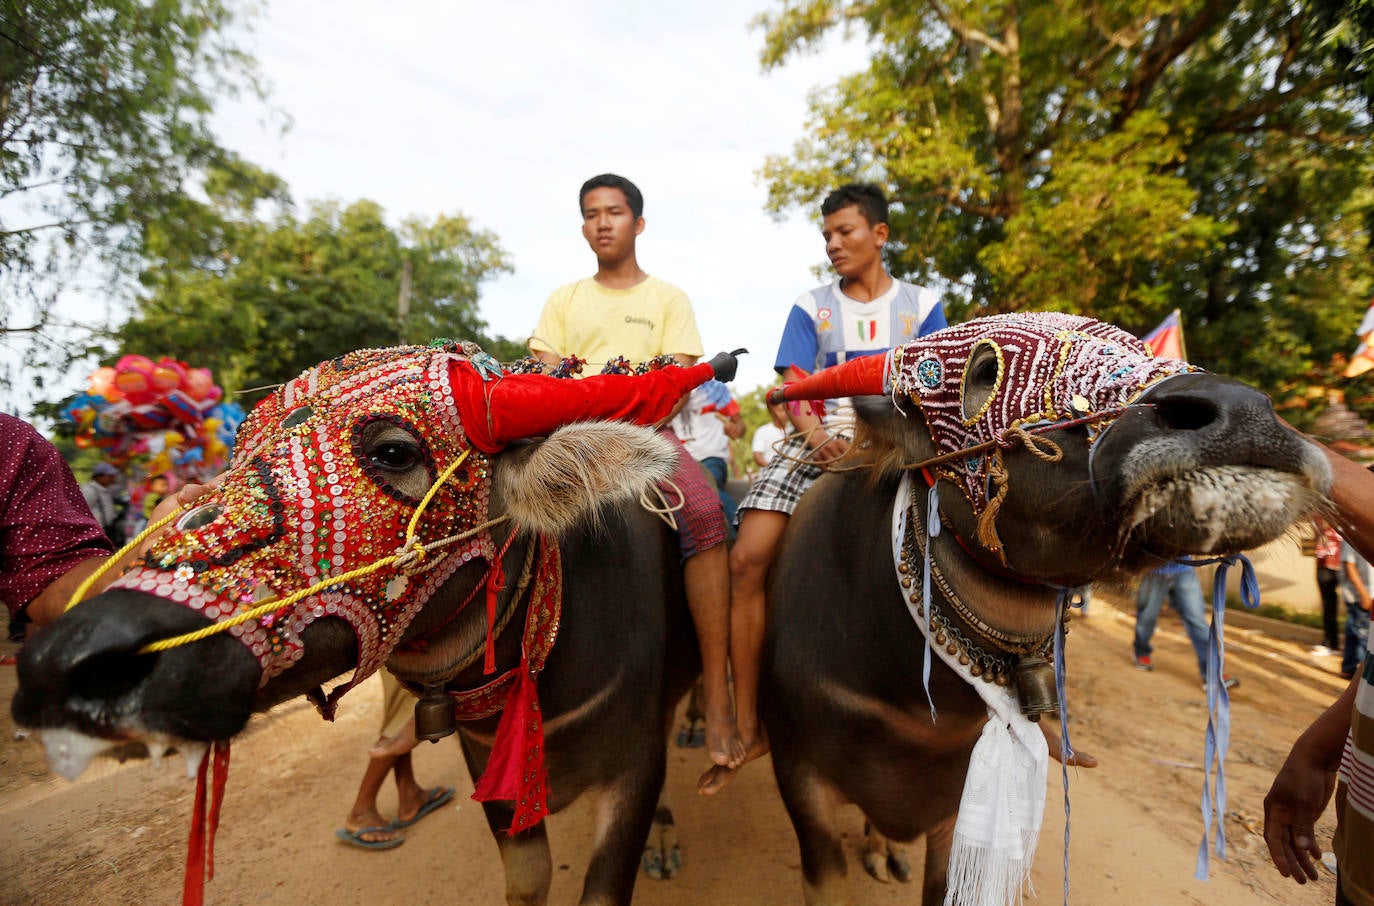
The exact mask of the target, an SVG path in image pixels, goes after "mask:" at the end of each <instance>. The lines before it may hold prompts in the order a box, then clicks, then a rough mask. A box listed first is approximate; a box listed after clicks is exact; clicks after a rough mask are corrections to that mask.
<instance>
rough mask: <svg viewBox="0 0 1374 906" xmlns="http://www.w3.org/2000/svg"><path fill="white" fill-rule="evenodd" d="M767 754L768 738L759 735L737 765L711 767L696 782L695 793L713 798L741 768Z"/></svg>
mask: <svg viewBox="0 0 1374 906" xmlns="http://www.w3.org/2000/svg"><path fill="white" fill-rule="evenodd" d="M768 752H769V748H768V738H767V737H766V736H764V735H763V734H762V733H760V734H759V735H758V736H757V737H756V738H755V739H754V742H753V743H752V744H751V745H749V746H748V748H747V749H746V750H745V753H744V757H743V758H742V759H740V762H739V764H737V765H735V766H733V767H731V766H729V765H722V764H716V765H712V766H711V767H710V768H708V769H707V770H706V773H704V774H702V775H701V777H700V778H699V779H698V780H697V792H698V793H700V794H701V795H703V796H714V795H715V794H716V793H719V792H720V791H721V790H722V789H724V788H725V785H726V784H728V783H729V782H730V781H731V780H734V779H735V774H736V773H737V772H738V771H739V769H740V768H741V767H743V766H744V765H746V764H748V763H749V762H751V761H753V760H754V759H756V758H762V757H763V756H764V755H767V754H768Z"/></svg>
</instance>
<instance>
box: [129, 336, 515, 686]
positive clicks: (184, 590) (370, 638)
mask: <svg viewBox="0 0 1374 906" xmlns="http://www.w3.org/2000/svg"><path fill="white" fill-rule="evenodd" d="M465 361H467V356H466V355H464V353H463V352H462V351H461V347H458V346H456V345H447V346H440V347H435V348H431V347H417V346H410V347H399V348H395V349H370V350H362V351H359V352H353V353H349V354H347V355H344V356H340V357H339V358H337V359H334V360H332V361H329V362H325V363H323V364H321V365H319V366H316V367H314V368H311V369H309V370H308V371H306V372H304V373H303V374H301V375H300V376H299V377H297V378H295V379H294V380H292V381H290V382H288V383H287V384H286V385H284V386H283V387H282V388H281V389H280V390H278V391H277V392H276V393H274V394H273V395H272V396H270V397H268V398H267V399H265V400H263V401H262V402H261V403H260V404H259V405H258V406H257V408H256V409H254V410H253V412H252V414H251V415H250V416H249V418H248V419H247V421H245V422H244V424H243V426H242V428H241V429H240V432H239V439H238V442H237V446H236V449H235V453H234V457H233V461H232V463H231V465H230V472H229V474H228V476H227V478H226V480H225V481H224V483H223V484H222V485H221V486H220V487H219V488H217V489H215V490H213V491H212V492H210V493H209V494H207V495H206V496H204V497H202V498H201V499H200V501H198V503H197V505H196V506H195V507H194V508H193V509H192V510H190V511H188V512H187V513H186V514H185V515H183V516H182V517H181V518H180V519H179V520H178V521H177V522H176V523H175V524H174V527H173V530H172V531H170V532H168V533H167V534H166V535H164V536H163V537H162V538H160V539H159V540H158V541H157V543H156V544H155V545H154V546H153V548H152V549H151V550H150V552H149V553H148V555H147V557H146V559H145V561H144V562H143V563H142V565H141V566H139V567H136V568H135V569H132V570H130V571H129V572H127V573H125V574H124V575H123V576H121V577H120V578H119V579H118V580H117V582H116V586H122V587H126V588H132V589H138V590H141V591H146V592H151V593H154V594H156V595H158V596H159V597H164V598H169V599H171V600H174V601H177V602H180V603H183V604H185V605H186V606H188V607H192V608H194V609H196V610H198V611H200V612H201V613H203V614H204V615H205V616H206V617H208V618H210V619H211V620H215V621H224V620H227V619H229V618H231V617H233V616H234V615H235V614H237V613H240V612H242V611H245V610H247V609H249V608H251V607H253V606H254V605H255V604H258V603H260V602H263V601H265V600H268V599H271V598H274V597H276V598H284V597H286V596H288V595H289V594H290V593H291V592H294V591H297V590H299V589H302V588H306V587H309V586H310V585H313V584H314V583H316V582H318V581H320V580H322V579H327V578H330V577H343V576H345V575H346V574H347V573H348V572H349V571H351V570H354V569H355V568H356V567H358V566H359V565H363V564H368V563H371V562H373V561H375V560H377V559H379V558H382V557H385V556H387V555H390V554H393V553H395V552H396V551H397V550H398V549H399V548H401V547H402V546H403V544H404V542H405V540H406V534H407V526H408V522H409V520H410V518H411V516H412V514H413V513H414V511H415V509H416V507H417V506H418V504H419V502H420V501H419V500H418V499H415V498H413V497H411V496H409V495H407V494H406V493H404V492H403V491H401V490H400V489H398V488H397V487H395V486H394V485H392V484H391V483H390V482H389V481H388V476H387V475H386V473H385V472H384V471H383V470H382V469H380V468H379V467H378V466H377V465H376V464H375V463H374V462H373V461H372V460H371V459H369V457H368V456H367V455H364V453H363V450H362V445H363V443H364V439H365V438H367V437H368V436H369V435H371V434H373V433H374V432H377V431H381V430H386V429H388V428H399V429H401V430H404V431H406V432H407V433H409V434H412V435H414V436H415V437H418V438H420V439H421V441H422V450H423V456H424V457H425V461H424V466H425V468H426V469H427V470H428V471H429V474H430V478H431V481H433V479H434V478H436V477H437V476H438V474H439V473H440V472H441V471H442V470H443V469H445V468H446V467H447V466H448V465H449V464H450V463H451V462H453V461H454V459H455V458H456V457H458V456H460V455H461V454H462V453H463V452H464V451H465V450H466V449H468V443H467V438H466V436H465V432H464V429H463V425H462V422H461V420H460V417H459V408H458V405H457V401H456V399H455V392H454V387H453V382H452V381H453V375H454V374H455V373H458V374H462V373H463V372H455V370H454V368H453V367H452V366H454V365H456V364H458V363H461V362H465ZM489 476H490V462H489V460H488V458H487V457H486V456H485V455H484V454H483V453H481V452H480V451H478V450H472V451H471V452H470V453H469V455H468V457H467V459H466V460H464V461H463V463H462V464H461V465H460V466H459V467H458V468H457V470H456V471H455V473H454V475H453V476H452V478H451V479H450V480H449V481H447V482H445V483H444V484H443V485H442V486H440V487H439V489H438V491H437V493H436V494H435V496H434V498H433V500H432V501H431V502H430V503H429V505H428V507H427V508H426V510H425V513H424V518H423V521H422V524H421V525H420V526H419V527H418V528H417V535H418V536H419V537H421V538H425V539H427V540H433V539H437V538H441V537H445V536H448V535H451V534H455V533H461V532H463V531H465V530H468V529H471V528H473V527H475V526H477V525H479V524H481V523H483V522H485V521H486V519H487V505H488V497H489V493H490V491H489V489H490V482H489ZM492 556H493V551H492V542H491V538H490V535H489V534H487V533H481V534H479V535H478V536H476V537H473V538H471V539H469V540H467V541H464V542H460V543H459V544H456V545H454V546H453V547H449V548H446V549H444V550H443V551H438V552H435V553H434V554H432V555H431V556H430V558H429V559H427V560H422V561H420V562H419V563H418V564H415V565H414V566H413V568H410V569H408V570H405V571H402V572H401V573H400V574H399V575H398V574H397V572H396V571H394V570H391V571H385V570H384V571H379V572H376V573H373V574H371V575H363V576H357V577H354V578H349V579H347V580H341V581H340V583H339V584H338V585H335V586H332V587H331V588H329V589H328V590H325V591H323V592H321V593H319V594H315V595H311V596H309V597H306V598H304V599H302V600H300V601H298V602H296V603H295V604H294V605H292V606H291V608H290V609H289V610H286V611H284V612H277V613H269V614H267V615H265V616H263V617H261V618H258V619H251V620H248V621H246V622H244V623H241V624H239V625H237V626H233V627H231V628H230V629H229V632H231V633H233V634H234V635H236V636H238V637H239V639H240V640H241V641H242V642H244V643H245V644H246V645H247V646H248V647H249V648H250V649H251V650H252V652H253V654H254V655H256V656H257V658H258V660H259V663H260V664H261V666H262V669H263V682H266V681H267V680H268V679H270V678H271V677H272V676H275V675H276V674H278V673H280V672H281V671H283V670H285V669H286V668H287V667H289V666H290V665H291V664H293V663H294V662H295V661H297V660H299V659H300V657H301V655H302V653H303V652H302V645H301V641H300V635H299V634H300V632H301V631H302V630H303V629H305V627H307V626H309V625H310V624H311V623H312V622H314V621H315V620H317V619H320V618H321V617H324V616H338V617H341V618H343V619H344V620H346V621H347V622H348V623H349V625H350V626H352V627H353V630H354V632H355V633H356V634H357V637H358V656H359V662H358V668H357V672H356V674H355V678H361V677H365V676H367V675H368V674H370V673H371V672H373V671H375V670H376V669H377V668H378V667H380V666H381V664H382V663H383V662H384V661H385V659H386V657H387V656H388V655H389V654H390V652H391V650H392V648H393V647H394V646H395V645H396V643H397V641H398V640H399V638H400V636H401V634H402V633H403V632H404V631H405V629H406V627H407V625H408V624H409V623H410V621H411V619H412V618H413V617H414V615H415V613H416V612H417V611H418V609H419V608H420V606H421V605H423V603H424V602H425V601H426V600H427V599H428V598H429V597H430V595H431V594H432V593H433V592H434V590H435V589H436V588H437V587H438V586H439V585H441V584H442V583H443V582H444V581H445V580H446V579H447V578H449V576H451V575H452V574H453V572H454V571H455V570H457V569H458V568H459V567H460V566H461V565H462V564H464V563H466V562H468V561H469V560H472V559H473V558H479V557H480V558H486V559H488V560H490V558H491V557H492Z"/></svg>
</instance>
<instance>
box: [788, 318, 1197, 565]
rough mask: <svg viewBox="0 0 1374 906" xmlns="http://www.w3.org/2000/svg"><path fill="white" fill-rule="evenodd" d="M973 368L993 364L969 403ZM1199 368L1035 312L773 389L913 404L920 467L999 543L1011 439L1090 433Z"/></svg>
mask: <svg viewBox="0 0 1374 906" xmlns="http://www.w3.org/2000/svg"><path fill="white" fill-rule="evenodd" d="M971 365H973V366H976V367H979V368H980V369H982V368H989V369H995V373H994V374H993V377H992V389H991V392H990V393H988V394H987V396H986V397H983V398H980V399H978V400H976V401H974V400H972V399H971V397H970V395H969V394H968V392H967V391H968V387H969V384H968V381H969V375H970V370H969V369H970V366H971ZM1196 370H1198V369H1196V368H1194V367H1193V366H1192V365H1189V364H1187V363H1186V362H1183V361H1179V360H1176V359H1157V358H1155V357H1154V355H1153V353H1152V351H1151V350H1150V348H1149V347H1148V346H1146V345H1145V344H1144V343H1142V342H1141V341H1140V340H1138V339H1136V338H1135V337H1133V336H1131V335H1130V334H1128V333H1126V332H1125V331H1123V330H1121V329H1119V328H1117V327H1113V326H1112V325H1110V324H1104V323H1102V322H1101V321H1095V320H1093V319H1091V318H1084V317H1079V316H1077V315H1067V314H1061V313H1058V312H1037V313H1021V314H1009V315H994V316H991V317H987V318H978V319H976V320H973V321H968V322H966V323H964V324H959V325H956V326H954V327H949V328H946V329H944V330H941V331H938V332H936V333H933V334H930V335H928V336H925V337H921V338H920V339H917V340H913V341H911V342H910V343H904V344H902V345H901V346H898V347H896V348H894V349H892V350H891V351H889V352H888V353H887V354H886V355H885V356H869V357H866V358H862V359H856V360H853V361H850V362H846V363H844V364H843V365H839V366H836V367H834V368H830V369H827V370H826V371H822V372H819V373H817V374H815V375H813V376H812V377H810V378H806V379H804V380H801V381H797V382H795V383H792V384H789V385H787V386H785V387H783V388H781V389H780V390H775V391H774V394H773V396H774V397H775V399H788V400H804V399H826V398H833V397H837V396H860V395H875V394H886V395H900V396H903V397H906V398H907V399H909V400H910V401H911V402H913V403H915V404H916V406H917V407H918V408H919V411H920V413H921V415H922V416H923V417H924V419H925V424H926V427H927V429H928V431H929V433H930V439H931V441H932V442H933V443H934V445H935V456H933V457H932V458H931V459H930V460H928V461H927V462H926V463H923V464H922V465H924V466H925V467H926V468H928V469H929V470H930V471H931V472H932V473H933V474H934V475H935V476H937V477H939V478H944V479H946V480H948V481H950V482H953V483H954V484H955V485H956V486H957V487H958V488H960V490H961V491H963V493H964V496H965V497H966V498H967V499H968V501H969V505H970V506H971V507H972V509H973V512H974V514H975V515H976V516H978V517H980V531H979V539H980V540H981V541H982V542H983V543H984V544H985V545H986V546H987V547H989V549H992V550H1000V547H1001V546H1000V544H999V543H998V542H997V540H996V534H995V530H993V528H992V521H993V519H994V518H995V516H996V510H997V505H998V502H999V500H1000V492H1001V491H1002V490H1003V486H1002V485H1001V484H1000V482H1002V481H1004V480H1005V476H1004V474H1002V473H1000V472H999V469H1000V465H1001V451H1002V450H1003V449H1004V448H1006V447H1007V446H1010V444H1011V443H1012V442H1013V439H1014V438H1015V437H1017V436H1020V437H1022V438H1026V437H1030V436H1032V435H1034V434H1035V433H1036V432H1038V431H1042V430H1045V429H1048V428H1054V427H1063V426H1065V425H1066V424H1067V423H1071V422H1081V423H1084V424H1086V425H1087V426H1088V430H1089V432H1090V434H1089V439H1090V440H1093V439H1095V438H1096V437H1097V436H1099V435H1100V434H1101V432H1102V431H1104V430H1105V429H1106V428H1107V426H1108V425H1110V424H1111V423H1112V422H1113V421H1114V420H1115V419H1116V417H1117V416H1119V415H1120V413H1121V412H1122V411H1124V408H1125V407H1126V406H1127V405H1128V404H1130V403H1131V402H1132V401H1134V400H1135V399H1136V398H1137V397H1139V396H1140V394H1141V393H1143V392H1144V391H1145V389H1146V388H1147V387H1149V386H1151V385H1152V384H1155V383H1157V382H1159V381H1161V380H1164V379H1165V378H1168V377H1171V376H1173V375H1176V374H1180V373H1184V372H1189V371H1196ZM975 402H976V404H975ZM1031 443H1033V441H1031Z"/></svg>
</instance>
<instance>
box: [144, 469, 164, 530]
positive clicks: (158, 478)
mask: <svg viewBox="0 0 1374 906" xmlns="http://www.w3.org/2000/svg"><path fill="white" fill-rule="evenodd" d="M170 488H171V482H170V481H169V480H168V478H167V476H166V475H154V476H153V477H152V478H149V479H148V490H147V492H146V493H145V494H144V495H143V521H144V522H145V523H147V522H151V521H152V518H151V517H152V515H153V510H155V509H157V505H158V504H159V503H161V502H162V498H164V497H166V496H167V491H168V490H169V489H170Z"/></svg>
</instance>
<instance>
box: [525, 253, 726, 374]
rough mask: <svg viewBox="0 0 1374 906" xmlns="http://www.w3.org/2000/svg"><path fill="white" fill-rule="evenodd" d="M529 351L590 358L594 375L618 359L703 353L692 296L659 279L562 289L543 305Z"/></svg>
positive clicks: (584, 282)
mask: <svg viewBox="0 0 1374 906" xmlns="http://www.w3.org/2000/svg"><path fill="white" fill-rule="evenodd" d="M530 348H531V349H533V350H534V351H536V352H552V353H554V354H556V355H561V356H568V355H575V356H578V357H580V358H583V359H586V360H587V364H588V370H589V371H591V372H592V373H595V372H596V371H599V370H600V368H601V366H602V365H604V364H605V363H606V362H608V361H610V360H611V359H614V358H615V357H616V356H624V357H625V358H627V359H629V360H630V361H631V362H644V361H647V360H649V359H652V358H653V357H654V356H658V355H688V356H696V357H700V356H701V355H702V352H703V350H702V347H701V334H700V333H699V332H698V331H697V319H696V315H694V314H693V313H692V303H691V302H690V301H688V299H687V294H686V293H684V292H683V291H682V290H680V289H678V288H677V287H676V286H673V285H672V284H671V283H665V282H663V281H662V280H659V279H658V278H657V277H649V278H648V279H646V280H645V281H644V282H643V283H641V284H639V285H638V286H633V287H631V288H629V289H609V288H607V287H605V286H602V285H601V284H600V283H597V282H596V281H595V280H593V279H591V278H590V277H589V278H587V279H585V280H578V281H577V282H576V283H570V284H568V285H567V286H561V287H559V288H558V289H556V290H554V291H553V294H552V295H550V296H549V300H548V301H547V302H545V303H544V312H543V314H541V315H540V316H539V326H538V327H536V328H535V329H534V336H533V337H532V338H531V339H530Z"/></svg>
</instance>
